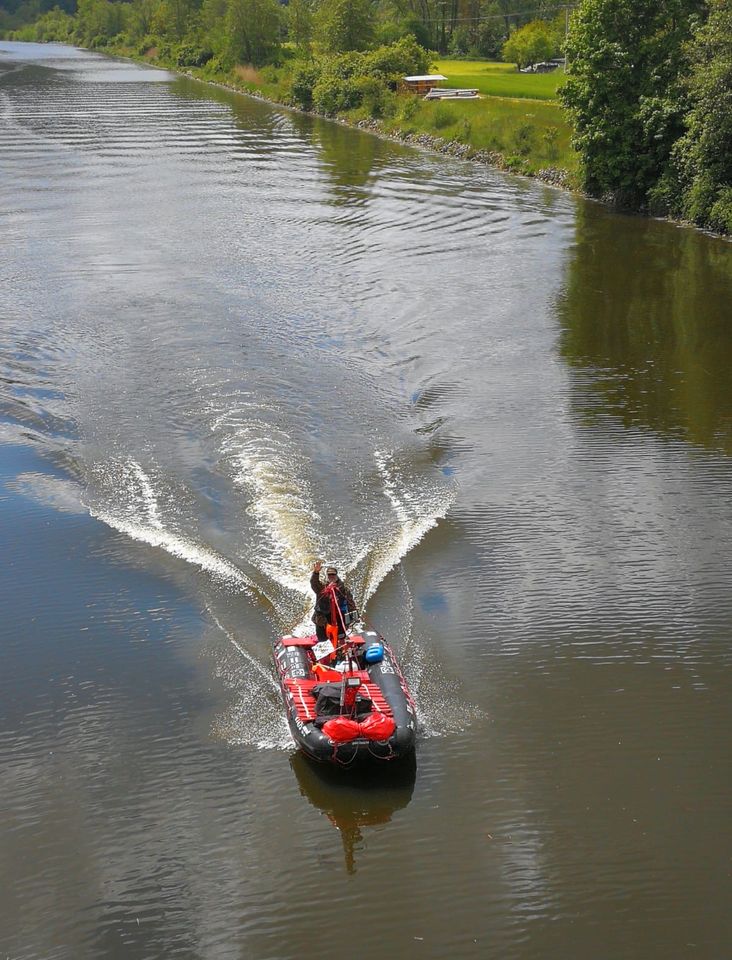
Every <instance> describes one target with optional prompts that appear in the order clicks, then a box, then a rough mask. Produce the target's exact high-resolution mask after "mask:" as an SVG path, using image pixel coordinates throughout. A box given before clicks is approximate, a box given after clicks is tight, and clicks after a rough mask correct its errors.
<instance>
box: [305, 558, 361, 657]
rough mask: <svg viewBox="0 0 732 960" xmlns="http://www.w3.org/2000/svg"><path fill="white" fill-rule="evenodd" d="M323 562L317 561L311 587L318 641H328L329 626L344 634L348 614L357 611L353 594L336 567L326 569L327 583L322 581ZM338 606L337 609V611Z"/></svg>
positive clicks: (311, 577) (311, 578) (311, 576)
mask: <svg viewBox="0 0 732 960" xmlns="http://www.w3.org/2000/svg"><path fill="white" fill-rule="evenodd" d="M322 566H323V564H322V561H320V560H318V561H316V563H315V565H314V567H313V572H312V574H311V575H310V586H311V588H312V590H313V593H314V594H315V613H314V614H313V623H314V624H315V632H316V634H317V635H318V640H327V639H328V634H327V632H326V627H328V626H329V625H331V626H334V627H336V628H337V629H338V635H339V636H340V635H341V634H342V633H344V632H345V631H344V629H343V623H344V618H345V615H346V614H347V613H349V612H350V611H351V610H355V609H356V603H355V601H354V599H353V594H352V593H351V591H350V590H349V589H348V587H347V586H346V585H345V583H344V582H343V581H342V580H341V578H340V577H339V576H338V571H337V570H336V568H335V567H328V568H327V569H326V577H327V581H326V583H323V582H322V580H321V579H320V571H321V568H322ZM336 606H337V609H335V608H336Z"/></svg>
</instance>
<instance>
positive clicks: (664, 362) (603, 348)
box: [557, 205, 732, 452]
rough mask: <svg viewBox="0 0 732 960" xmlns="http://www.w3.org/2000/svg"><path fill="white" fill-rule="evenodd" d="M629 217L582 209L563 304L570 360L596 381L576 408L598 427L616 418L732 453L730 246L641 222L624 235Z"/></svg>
mask: <svg viewBox="0 0 732 960" xmlns="http://www.w3.org/2000/svg"><path fill="white" fill-rule="evenodd" d="M624 219H625V218H623V217H615V216H612V215H609V214H608V213H607V211H605V210H602V209H601V208H599V207H594V206H589V205H582V206H579V207H578V210H577V231H576V240H575V244H574V249H573V251H572V254H571V257H570V260H569V265H568V268H567V272H566V278H565V282H564V286H563V289H562V292H561V294H560V296H559V298H558V301H557V313H558V317H559V320H560V323H561V327H562V334H561V340H560V349H561V353H562V356H563V357H564V358H565V360H567V362H568V363H569V364H571V366H572V367H573V368H574V369H575V370H582V371H585V372H586V373H587V374H589V375H590V376H588V377H585V378H583V379H582V381H581V384H580V382H579V381H576V385H577V387H578V389H577V390H576V391H575V403H576V404H577V405H579V406H580V407H581V414H582V416H583V417H584V418H587V419H588V420H590V421H591V420H592V419H593V418H595V417H605V416H607V414H608V412H612V413H613V415H615V416H617V417H618V418H619V419H620V420H621V421H622V422H623V424H625V425H626V426H641V427H647V428H650V429H652V430H656V431H658V432H660V433H661V434H664V435H666V436H670V437H676V438H679V439H684V440H690V441H691V442H692V443H695V444H699V445H701V446H705V447H715V448H721V449H723V450H724V451H725V452H730V451H732V382H731V381H730V376H729V371H730V369H731V368H732V339H730V328H729V321H730V315H729V304H730V303H731V302H732V250H730V246H729V243H728V242H727V241H724V240H716V241H715V240H711V239H710V238H708V237H705V236H702V235H700V234H697V233H694V232H692V231H689V230H674V232H673V235H672V236H669V231H670V230H672V229H673V228H671V227H669V226H668V225H667V224H662V223H658V222H655V221H643V220H639V219H629V220H628V221H627V228H626V229H622V230H621V231H620V233H619V228H622V225H623V220H624ZM620 237H622V241H620ZM670 240H673V242H669V241H670Z"/></svg>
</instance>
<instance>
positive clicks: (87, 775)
mask: <svg viewBox="0 0 732 960" xmlns="http://www.w3.org/2000/svg"><path fill="white" fill-rule="evenodd" d="M0 245H1V251H2V255H1V257H0V418H1V419H0V439H1V440H2V444H1V445H0V480H1V482H2V486H1V487H0V506H1V507H2V525H1V526H0V538H1V542H2V548H3V557H4V570H5V573H4V576H3V578H2V611H3V616H2V627H1V628H0V636H1V637H2V646H1V647H0V667H1V674H0V774H1V777H0V783H1V784H2V794H1V795H2V804H1V806H0V838H1V840H0V884H1V887H0V889H2V897H1V898H0V955H2V956H3V957H6V956H7V957H9V958H13V960H21V958H22V960H31V958H34V960H35V958H38V960H56V958H69V960H86V958H117V957H119V958H126V960H127V958H140V960H142V958H162V957H165V958H202V960H208V958H216V960H219V958H220V960H239V958H242V960H245V958H246V960H250V958H253V960H264V958H267V960H270V958H271V960H275V958H277V960H289V958H300V957H318V958H322V960H327V958H340V957H342V956H352V957H355V958H358V960H372V958H373V960H375V958H381V957H385V956H398V957H406V958H409V960H411V958H473V957H475V958H490V960H492V958H500V960H568V958H577V960H585V958H593V960H614V958H623V960H636V958H637V960H656V958H658V960H661V958H662V960H676V958H687V957H689V958H692V957H700V958H705V960H722V958H725V957H727V956H729V950H730V934H732V929H731V927H732V923H731V922H730V914H729V902H730V893H731V892H732V883H731V882H730V872H731V865H730V853H731V850H730V827H729V815H730V786H731V783H730V780H731V778H730V750H729V736H730V722H731V720H732V707H731V706H730V703H731V700H730V694H732V676H731V673H730V667H731V666H732V650H731V649H730V622H731V615H732V596H731V593H730V583H731V577H732V556H731V553H730V544H731V539H732V499H731V497H730V493H731V491H732V459H731V457H732V380H731V378H730V374H729V371H730V369H731V366H732V330H731V329H730V319H731V317H730V304H731V303H732V259H731V258H732V248H731V247H730V245H729V244H728V243H726V242H723V241H721V240H717V239H713V238H709V237H706V236H703V235H701V234H699V233H696V232H692V231H690V230H687V229H680V228H676V227H673V226H671V225H668V224H664V223H659V222H654V221H650V220H641V219H636V218H630V217H623V216H619V215H616V214H613V213H611V212H609V211H608V210H606V209H605V208H603V207H602V206H600V205H595V204H591V203H587V202H584V201H582V200H578V199H576V198H572V197H570V196H568V195H565V194H563V193H560V192H557V191H555V190H553V189H550V188H548V187H545V186H542V185H540V184H536V183H531V182H528V181H523V180H520V179H516V178H511V177H508V176H505V175H503V174H500V173H497V172H494V171H491V170H487V169H482V168H480V167H478V166H475V165H471V164H467V163H462V162H458V161H454V160H451V159H446V158H444V157H439V156H434V155H428V154H423V153H419V152H416V151H414V150H411V149H407V148H403V147H401V146H398V145H395V144H391V143H388V142H384V141H381V140H379V139H376V138H374V137H371V136H369V135H365V134H361V133H358V132H356V131H353V130H350V129H347V128H344V127H342V126H340V125H338V124H333V123H329V122H325V121H320V120H316V119H312V118H308V117H304V116H299V115H296V114H290V113H287V112H285V111H283V110H279V109H276V108H274V107H271V106H268V105H265V104H262V103H259V102H256V101H253V100H250V99H247V98H244V97H237V96H235V95H233V94H230V93H228V92H225V91H222V90H218V89H216V88H212V87H205V86H203V85H201V84H197V83H195V82H192V81H189V80H187V79H184V78H179V77H174V76H172V75H170V74H167V73H165V72H163V71H159V70H151V69H145V68H143V67H140V66H137V65H132V64H129V63H122V62H117V61H112V60H109V59H106V58H103V57H101V56H99V55H95V54H90V53H87V52H84V51H79V50H74V49H72V48H69V47H62V46H55V45H47V46H36V45H30V44H14V43H7V42H5V43H0ZM316 557H322V558H324V559H325V560H326V561H328V562H335V563H337V564H338V565H339V567H340V569H341V571H342V572H344V573H346V574H347V579H348V580H349V582H350V583H351V584H352V586H353V587H354V589H355V592H356V594H357V597H358V598H359V600H360V601H361V603H362V605H363V606H365V609H366V614H367V616H368V618H369V620H370V621H371V622H372V623H373V624H374V625H375V626H377V627H378V628H379V629H381V631H382V632H383V633H384V634H385V635H386V636H388V637H389V639H390V640H391V641H392V643H393V644H394V646H395V648H396V649H397V651H398V652H399V655H400V657H401V659H402V662H403V665H404V668H405V671H406V673H407V676H408V679H409V681H410V683H411V685H412V688H413V690H414V694H415V699H416V702H417V708H418V711H419V716H420V721H421V732H420V738H419V746H418V751H417V761H416V770H415V769H407V770H403V771H397V772H390V773H389V775H385V776H384V778H383V779H382V778H377V777H374V776H373V775H370V776H366V777H360V778H359V777H354V776H350V775H348V776H342V775H341V776H332V775H328V774H327V772H323V771H321V770H319V769H313V768H312V767H311V766H309V765H308V764H307V763H305V762H303V760H302V758H300V757H298V756H296V755H295V754H294V751H293V747H292V743H291V741H290V738H289V735H288V731H287V727H286V725H285V722H284V718H283V714H282V709H281V705H280V702H279V699H278V694H277V690H276V687H275V685H274V681H273V673H272V668H271V662H270V650H271V643H272V639H273V638H274V637H275V636H277V635H278V634H279V633H280V632H281V631H283V630H290V629H292V628H293V627H296V626H297V625H298V624H301V623H302V622H303V621H304V620H306V618H307V615H308V607H309V603H310V599H309V597H308V573H309V568H310V564H311V562H312V560H313V559H314V558H316Z"/></svg>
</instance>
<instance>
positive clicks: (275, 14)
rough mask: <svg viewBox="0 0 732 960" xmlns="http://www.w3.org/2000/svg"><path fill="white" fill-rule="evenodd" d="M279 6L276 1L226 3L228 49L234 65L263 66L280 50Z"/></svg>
mask: <svg viewBox="0 0 732 960" xmlns="http://www.w3.org/2000/svg"><path fill="white" fill-rule="evenodd" d="M280 11H281V7H280V5H279V4H278V3H277V0H228V9H227V13H226V36H227V47H228V52H229V55H230V56H231V58H232V59H233V60H234V61H235V62H236V63H250V64H253V65H254V66H259V65H260V64H263V63H266V62H267V60H268V59H270V58H271V57H272V56H273V55H274V54H275V53H276V51H277V50H278V48H279V43H280V41H279V32H280Z"/></svg>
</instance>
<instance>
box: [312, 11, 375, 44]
mask: <svg viewBox="0 0 732 960" xmlns="http://www.w3.org/2000/svg"><path fill="white" fill-rule="evenodd" d="M315 36H316V39H317V40H318V43H319V44H320V46H321V47H322V48H323V50H324V51H325V52H326V53H346V52H347V51H349V50H366V48H367V47H368V46H369V45H370V44H371V43H372V41H373V39H374V15H373V11H372V8H371V0H322V3H321V6H320V7H319V9H318V12H317V13H316V15H315Z"/></svg>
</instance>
